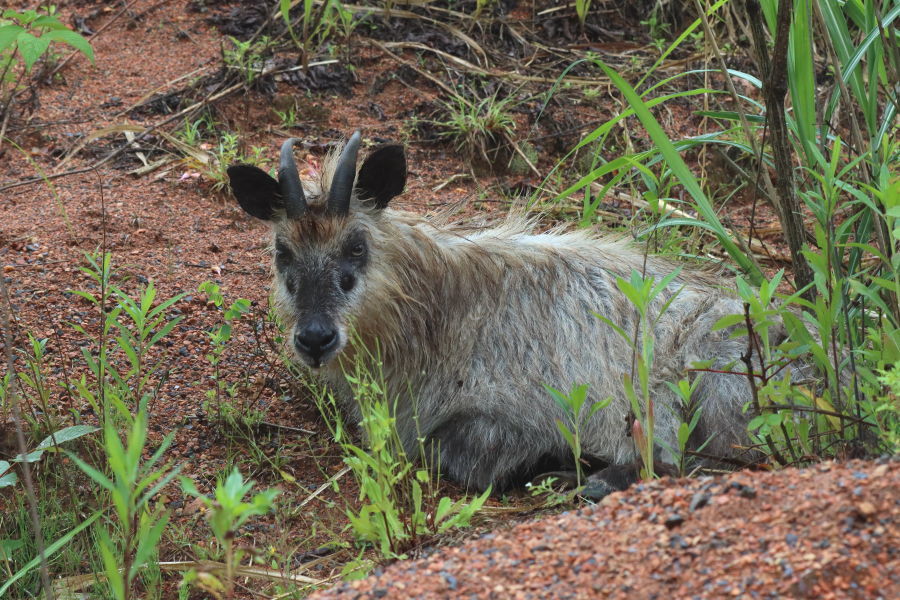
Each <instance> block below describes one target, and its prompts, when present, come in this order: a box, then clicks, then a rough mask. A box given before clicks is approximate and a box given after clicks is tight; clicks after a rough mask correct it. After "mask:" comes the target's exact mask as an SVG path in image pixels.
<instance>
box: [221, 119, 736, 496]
mask: <svg viewBox="0 0 900 600" xmlns="http://www.w3.org/2000/svg"><path fill="white" fill-rule="evenodd" d="M290 144H291V142H290V141H288V142H286V144H285V146H286V147H287V150H286V151H285V152H283V154H282V156H283V160H282V167H281V169H280V175H279V180H278V181H276V180H275V179H273V178H271V177H270V176H269V175H267V174H266V173H265V172H263V171H262V170H260V169H258V168H256V167H251V166H246V165H237V166H233V167H231V168H230V169H229V171H228V174H229V176H230V179H231V186H232V189H233V191H234V194H235V196H236V197H237V200H238V201H239V203H240V205H241V206H242V207H243V208H244V210H245V211H246V212H248V213H249V214H251V215H253V216H255V217H258V218H261V219H264V220H267V221H269V222H270V223H271V226H272V232H273V243H272V248H273V256H274V261H273V264H274V279H275V281H274V298H275V302H276V304H277V312H278V313H279V315H280V317H281V319H283V322H284V324H285V325H286V326H287V327H289V328H290V331H291V333H292V340H293V344H292V346H293V350H294V353H295V355H296V357H297V359H298V360H299V361H302V362H303V363H305V364H306V365H308V366H309V367H311V368H312V369H313V370H315V371H317V372H318V374H319V375H320V376H321V377H323V378H324V379H325V381H326V382H327V383H328V384H329V385H330V386H331V388H332V389H333V391H334V392H335V393H336V394H337V396H338V397H339V398H340V400H341V401H342V402H343V403H344V405H345V408H346V410H347V411H348V412H349V414H350V415H351V416H352V417H353V418H357V419H358V417H359V409H358V407H357V406H356V404H355V402H354V399H353V395H352V391H351V389H350V386H349V385H348V383H347V382H346V379H345V377H344V372H345V369H347V368H348V365H352V361H353V360H354V357H355V356H360V355H363V353H361V352H359V349H358V348H356V347H355V344H364V345H366V346H367V347H368V348H370V349H374V348H375V345H376V343H377V347H378V348H379V352H380V355H381V359H382V361H383V362H382V366H381V368H382V369H383V375H384V377H385V380H386V382H387V385H388V388H389V389H388V391H389V393H390V394H391V397H394V398H397V399H398V402H397V415H396V416H397V424H398V427H399V430H400V435H401V438H402V440H403V442H404V444H405V446H406V449H407V451H408V452H409V453H410V454H411V455H418V452H417V450H416V448H417V436H418V435H420V434H421V435H423V436H424V437H425V438H426V439H427V440H430V441H433V442H437V443H438V444H439V445H438V446H437V448H439V451H440V466H441V469H442V471H443V472H444V473H445V474H446V475H448V476H449V477H450V478H451V479H453V480H455V481H457V482H460V483H462V484H464V485H466V486H467V487H469V488H471V489H475V490H483V489H485V488H487V487H488V486H493V488H494V490H495V491H496V490H502V489H504V488H507V487H509V486H510V485H515V484H518V483H521V482H522V481H525V480H527V479H528V478H529V477H531V476H533V475H535V474H536V473H537V472H538V470H539V469H544V468H547V467H553V466H557V467H558V466H565V465H570V466H571V465H572V456H571V450H570V449H569V447H568V446H567V444H566V441H565V440H564V439H563V437H562V435H561V434H560V433H559V430H558V429H557V425H556V421H557V420H558V419H559V420H565V415H564V413H563V411H562V410H561V409H560V407H559V406H558V405H557V404H556V402H555V401H554V400H553V398H552V397H551V396H550V395H549V394H548V393H547V392H546V391H545V389H544V387H543V384H547V385H550V386H552V387H554V388H556V389H557V390H561V391H564V392H568V391H569V390H570V389H571V388H572V386H573V384H583V383H587V384H589V386H590V387H589V394H590V400H592V401H599V400H602V399H604V398H607V397H612V402H611V404H610V405H609V406H608V407H606V408H604V409H602V410H600V411H598V412H597V413H595V414H594V416H592V417H591V418H590V420H588V421H587V422H585V423H583V453H584V455H585V456H587V457H589V458H590V459H591V460H592V461H593V462H594V463H600V464H605V465H611V466H613V467H615V466H617V465H628V464H633V463H634V461H635V460H636V458H637V452H636V449H635V444H634V441H633V439H632V438H631V437H630V433H629V432H630V422H629V412H630V408H629V403H628V401H627V399H626V397H625V394H624V391H623V390H624V385H623V379H622V376H623V374H630V373H632V352H631V349H630V348H629V346H628V345H627V343H626V342H625V341H624V340H623V339H622V338H621V337H620V336H619V335H618V334H616V333H615V332H614V331H613V329H612V328H610V327H609V326H608V325H606V324H604V323H603V322H602V321H601V320H600V319H597V318H596V317H595V316H594V314H593V313H598V314H601V315H604V316H606V317H608V318H609V319H611V320H612V321H613V322H615V323H617V324H618V325H619V326H620V327H621V328H623V329H624V330H625V331H628V332H631V331H634V330H635V326H636V321H637V319H638V315H637V312H636V310H635V308H634V307H633V306H632V304H631V303H630V302H629V301H628V300H627V299H626V298H625V297H624V296H623V294H622V293H621V292H620V291H619V290H618V288H617V287H616V278H617V277H620V276H621V277H625V278H628V277H629V275H630V273H631V272H632V270H637V271H638V272H644V273H645V274H646V275H648V276H652V277H654V278H655V279H656V280H659V279H661V278H662V277H664V276H666V275H667V274H669V273H671V272H672V271H673V270H674V269H675V268H676V266H675V265H674V264H673V263H672V262H669V261H667V260H663V259H660V258H657V257H652V256H651V257H648V258H647V259H646V261H645V258H644V255H643V252H642V250H641V249H639V248H635V247H634V246H632V245H629V244H628V243H625V242H622V241H618V240H611V239H607V238H604V237H600V236H598V235H596V234H594V233H591V232H589V231H585V230H580V231H572V232H563V231H558V232H550V233H533V232H532V231H530V226H529V223H528V222H527V221H525V220H514V219H510V220H507V222H506V223H504V224H502V225H500V226H496V227H491V228H463V227H458V226H437V225H435V224H432V223H430V222H429V221H427V220H425V219H424V218H422V217H420V216H417V215H413V214H410V213H406V212H400V211H395V210H392V209H390V208H387V205H388V202H389V201H390V200H391V199H392V198H393V197H394V196H396V195H398V194H399V193H401V192H402V191H403V188H404V186H405V182H406V159H405V156H404V152H403V149H402V148H401V147H400V146H395V145H389V146H382V147H380V148H378V149H375V150H374V151H372V152H371V153H369V155H368V156H367V158H366V159H365V160H364V161H363V163H362V165H361V166H360V167H359V168H358V169H357V167H356V149H357V147H358V146H359V137H358V134H356V135H354V137H353V138H352V139H351V141H350V143H349V144H348V145H347V147H346V150H345V151H344V152H342V153H335V154H334V155H332V157H331V158H330V159H329V160H328V161H327V162H326V165H325V168H324V169H323V172H322V174H321V177H320V178H319V181H316V182H305V183H304V184H303V185H302V186H301V185H300V184H299V179H297V175H296V173H297V171H296V167H295V166H294V165H293V157H292V156H291V153H290ZM288 163H290V164H288ZM339 179H340V181H338V180H339ZM336 190H337V191H336ZM673 294H677V295H676V297H675V299H674V300H673V301H672V303H671V304H670V306H669V307H668V309H667V310H666V311H665V312H664V313H663V314H662V315H661V316H660V317H659V320H658V321H657V323H656V327H655V329H654V330H653V332H652V334H653V336H654V339H655V347H656V354H655V362H654V364H653V369H652V377H651V395H652V399H653V401H654V406H655V413H656V418H657V422H656V436H657V439H658V440H661V441H662V442H664V445H661V447H665V445H668V447H669V448H677V443H676V430H677V428H678V425H679V424H680V423H681V422H682V420H684V419H685V418H686V415H685V414H684V411H685V407H684V406H683V403H682V401H681V400H680V399H679V398H678V396H677V395H676V394H675V393H673V392H672V390H670V389H669V387H668V386H667V385H666V383H665V382H667V381H668V382H676V381H678V380H679V379H682V378H686V377H690V378H691V379H694V378H696V377H700V382H699V384H698V386H697V388H696V391H695V398H694V399H693V401H694V403H695V404H696V405H698V406H700V410H701V411H702V412H701V417H700V420H699V425H698V427H697V429H696V430H695V432H694V434H693V439H692V444H694V446H695V447H696V445H698V444H700V443H702V442H703V441H706V440H707V439H709V440H710V441H709V443H708V444H707V445H706V446H705V448H704V450H703V451H704V453H706V454H710V455H715V456H720V457H723V458H727V457H732V458H734V457H736V456H737V455H738V453H739V452H741V447H742V446H743V445H745V444H746V443H747V435H746V424H747V421H748V419H749V418H750V415H749V414H748V413H747V412H745V411H744V410H743V407H744V406H745V404H747V403H748V401H749V400H750V389H749V385H748V383H747V381H746V378H745V377H744V376H741V375H735V374H727V373H716V372H714V371H715V370H717V369H718V370H723V371H728V370H741V369H742V368H743V367H742V363H741V360H740V358H741V355H742V353H743V352H744V351H745V349H746V346H747V344H746V339H740V338H738V339H730V338H729V331H727V330H725V331H723V330H719V331H713V325H714V324H715V323H716V321H718V320H719V318H721V317H723V316H725V315H730V314H735V313H742V312H743V308H742V304H741V302H740V301H739V300H738V299H737V298H736V297H735V295H734V294H733V293H732V292H731V291H730V287H729V286H728V284H723V280H722V278H720V277H717V276H715V275H713V274H711V273H708V272H704V271H699V270H696V271H694V270H690V269H687V268H685V269H683V270H682V271H681V273H680V274H679V275H678V276H677V277H676V278H675V279H674V280H673V281H672V283H671V285H670V286H669V287H668V289H667V290H665V291H664V292H663V293H662V294H661V295H660V297H659V298H658V299H657V300H656V302H655V306H654V309H655V311H656V313H657V314H658V313H659V310H660V308H661V307H662V305H663V304H664V303H665V302H666V301H668V300H669V299H670V298H671V297H672V295H673ZM351 330H352V331H353V332H354V334H355V335H352V334H351ZM705 360H711V361H713V362H712V366H711V368H710V371H706V372H703V373H702V374H701V373H697V372H691V371H690V370H689V369H690V368H691V366H692V364H694V363H695V362H697V361H705ZM414 407H415V408H414ZM414 410H417V412H418V425H417V424H416V423H415V422H414ZM661 456H662V457H663V460H665V458H666V453H665V452H663V453H662V454H661ZM668 458H669V459H671V457H668Z"/></svg>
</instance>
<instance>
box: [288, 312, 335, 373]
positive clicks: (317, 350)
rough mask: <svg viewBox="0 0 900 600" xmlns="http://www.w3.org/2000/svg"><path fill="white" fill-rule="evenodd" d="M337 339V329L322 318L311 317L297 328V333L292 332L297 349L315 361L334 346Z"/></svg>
mask: <svg viewBox="0 0 900 600" xmlns="http://www.w3.org/2000/svg"><path fill="white" fill-rule="evenodd" d="M337 341H338V336H337V330H336V329H335V328H334V326H333V325H331V324H330V323H329V322H328V321H326V320H324V319H313V320H311V321H310V322H308V323H307V324H305V325H304V326H302V327H300V328H299V329H297V333H295V334H294V345H295V346H296V347H297V350H299V351H300V352H302V353H304V354H306V355H308V356H309V357H310V358H312V359H313V360H314V361H316V362H319V359H320V358H322V356H323V355H324V354H325V353H326V352H328V351H329V350H331V349H332V348H334V347H335V345H336V344H337Z"/></svg>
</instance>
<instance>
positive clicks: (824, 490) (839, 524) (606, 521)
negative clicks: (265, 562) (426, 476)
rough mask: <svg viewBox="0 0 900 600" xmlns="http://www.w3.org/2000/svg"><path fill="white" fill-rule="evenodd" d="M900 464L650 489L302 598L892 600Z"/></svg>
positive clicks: (897, 586)
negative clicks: (809, 599) (796, 599)
mask: <svg viewBox="0 0 900 600" xmlns="http://www.w3.org/2000/svg"><path fill="white" fill-rule="evenodd" d="M898 491H900V461H897V460H891V461H888V460H884V459H883V460H881V461H877V462H874V463H871V462H869V463H867V462H850V463H843V464H838V463H826V464H821V465H818V466H816V467H812V468H809V469H804V470H793V469H791V470H785V471H781V472H776V473H763V472H760V473H751V472H743V473H737V474H733V475H730V476H727V477H716V478H706V479H699V480H692V481H687V480H681V481H673V480H666V481H657V482H653V483H649V484H643V485H638V486H635V487H634V488H632V489H631V490H628V491H627V492H625V493H617V494H613V495H611V496H609V497H607V498H606V499H605V500H604V501H603V502H601V503H600V504H599V505H597V506H592V507H589V508H584V509H581V510H578V511H573V512H568V513H563V514H560V515H557V516H554V517H550V518H546V519H543V520H540V521H537V522H530V523H522V524H520V525H517V526H515V527H513V528H512V529H510V530H508V531H506V532H502V533H491V534H487V535H484V536H482V537H481V538H479V539H477V540H474V541H472V542H470V543H468V544H465V545H462V546H459V547H455V548H448V549H443V550H441V551H439V552H437V553H435V554H433V555H432V556H430V557H427V558H424V559H421V560H416V561H411V562H399V563H395V564H393V565H391V566H389V567H387V568H386V569H384V570H383V571H382V572H379V573H376V574H375V575H373V576H371V577H369V578H367V579H363V580H360V581H355V582H352V583H345V584H342V585H340V586H338V587H335V588H333V589H331V590H327V591H325V592H322V593H320V594H317V595H314V596H312V598H317V599H320V600H321V599H325V598H496V599H501V598H516V599H518V598H522V599H526V598H723V597H731V598H822V599H825V598H866V599H874V598H885V599H890V598H900V569H898V567H900V529H898V514H900V494H898Z"/></svg>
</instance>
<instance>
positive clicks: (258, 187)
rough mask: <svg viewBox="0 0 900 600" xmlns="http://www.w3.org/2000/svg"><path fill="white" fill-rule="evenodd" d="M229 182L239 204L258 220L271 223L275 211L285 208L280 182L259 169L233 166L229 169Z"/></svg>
mask: <svg viewBox="0 0 900 600" xmlns="http://www.w3.org/2000/svg"><path fill="white" fill-rule="evenodd" d="M228 180H229V181H230V182H231V191H232V192H233V193H234V197H235V198H237V201H238V204H240V205H241V208H243V209H244V211H246V212H247V213H248V214H250V215H252V216H254V217H256V218H257V219H262V220H263V221H270V220H271V219H272V215H273V214H274V213H275V209H276V208H282V207H283V202H282V199H281V190H280V188H279V187H278V182H277V181H275V180H274V179H272V177H271V176H269V174H268V173H266V172H265V171H263V170H262V169H260V168H259V167H254V166H252V165H232V166H230V167H228Z"/></svg>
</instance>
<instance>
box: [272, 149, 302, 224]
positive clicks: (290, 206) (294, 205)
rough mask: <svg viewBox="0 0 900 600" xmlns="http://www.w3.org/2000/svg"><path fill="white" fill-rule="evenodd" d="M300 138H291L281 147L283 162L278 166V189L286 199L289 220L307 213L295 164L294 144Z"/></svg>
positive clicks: (285, 206)
mask: <svg viewBox="0 0 900 600" xmlns="http://www.w3.org/2000/svg"><path fill="white" fill-rule="evenodd" d="M298 139H299V138H289V139H287V140H285V142H284V143H283V144H282V145H281V161H280V162H279V164H278V187H279V188H281V196H282V198H283V199H284V208H285V211H286V212H287V216H288V218H289V219H297V218H300V217H302V216H303V213H305V212H306V195H305V194H304V193H303V185H302V184H301V183H300V174H299V173H297V164H296V163H295V162H294V151H293V150H294V142H296V141H297V140H298Z"/></svg>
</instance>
